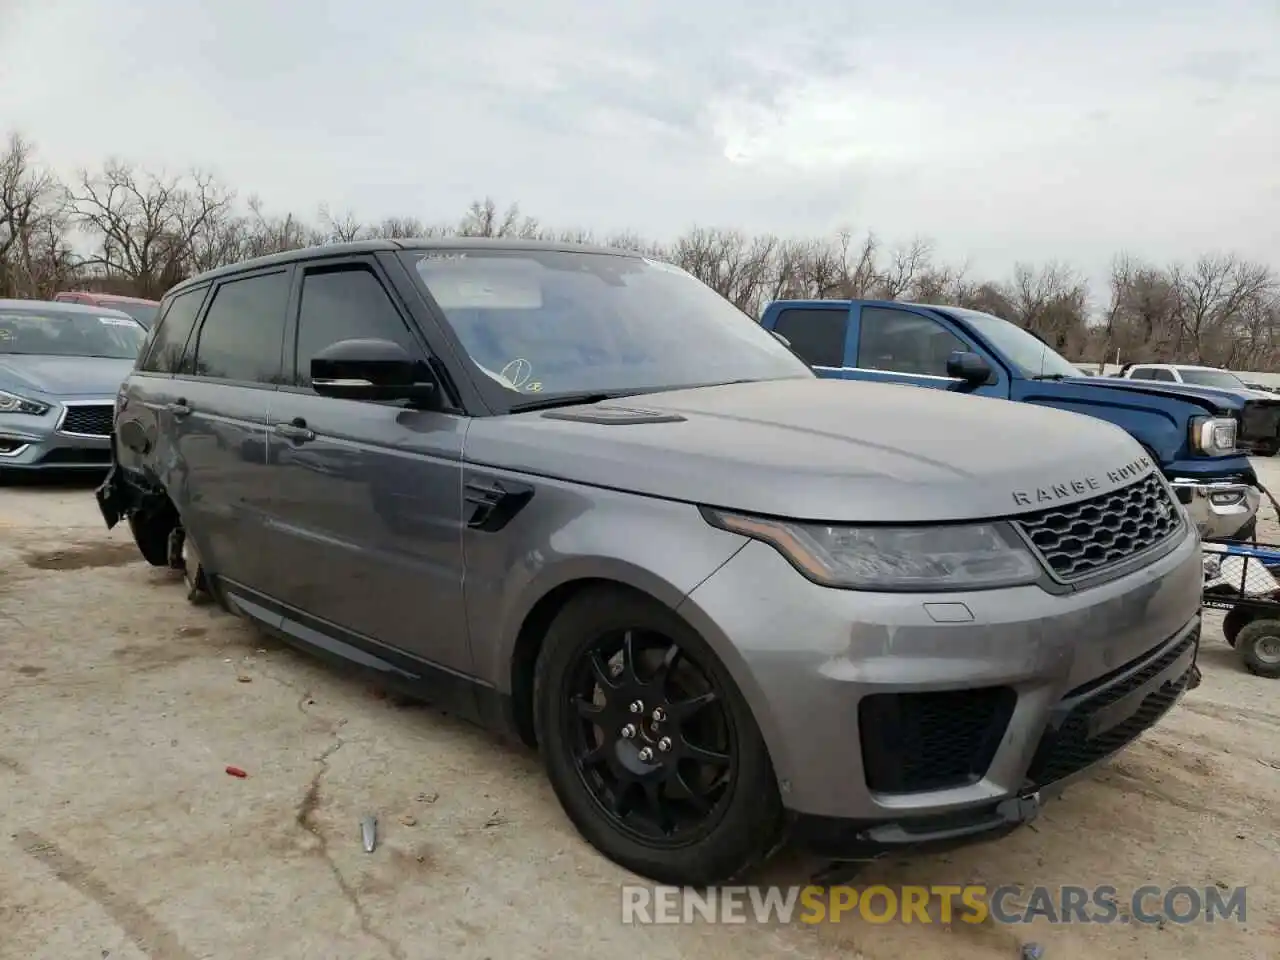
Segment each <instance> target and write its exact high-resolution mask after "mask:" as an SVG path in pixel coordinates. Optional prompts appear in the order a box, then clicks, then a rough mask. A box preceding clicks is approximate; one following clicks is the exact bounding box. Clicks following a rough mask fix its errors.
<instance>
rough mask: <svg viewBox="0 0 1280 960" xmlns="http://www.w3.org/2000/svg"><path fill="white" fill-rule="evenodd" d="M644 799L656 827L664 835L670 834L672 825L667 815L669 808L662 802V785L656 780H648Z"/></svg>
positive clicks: (645, 785)
mask: <svg viewBox="0 0 1280 960" xmlns="http://www.w3.org/2000/svg"><path fill="white" fill-rule="evenodd" d="M644 799H645V802H646V804H647V806H648V807H649V816H651V817H653V823H654V825H655V826H656V827H657V828H658V829H659V830H661V831H662V832H663V833H670V832H671V828H672V823H671V818H670V817H669V816H668V815H667V808H666V806H665V805H664V804H663V802H662V785H661V784H659V783H658V782H657V781H656V780H646V781H645V784H644Z"/></svg>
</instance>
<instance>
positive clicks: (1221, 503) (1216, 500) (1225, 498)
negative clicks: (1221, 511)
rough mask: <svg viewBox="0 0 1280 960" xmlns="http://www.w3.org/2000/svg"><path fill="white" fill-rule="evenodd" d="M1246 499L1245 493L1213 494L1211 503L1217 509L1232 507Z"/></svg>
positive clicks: (1210, 496) (1210, 499)
mask: <svg viewBox="0 0 1280 960" xmlns="http://www.w3.org/2000/svg"><path fill="white" fill-rule="evenodd" d="M1243 499H1244V494H1243V493H1211V494H1209V502H1210V503H1212V504H1213V505H1214V506H1215V507H1230V506H1234V505H1235V504H1237V503H1239V502H1240V501H1241V500H1243Z"/></svg>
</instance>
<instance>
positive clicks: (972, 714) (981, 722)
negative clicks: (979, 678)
mask: <svg viewBox="0 0 1280 960" xmlns="http://www.w3.org/2000/svg"><path fill="white" fill-rule="evenodd" d="M1017 700H1018V697H1017V694H1016V693H1015V692H1014V691H1013V689H1012V688H1010V687H984V688H981V689H976V690H948V691H938V692H929V693H877V694H872V695H871V696H869V697H865V698H863V700H862V701H861V702H860V703H859V704H858V731H859V734H858V735H859V738H860V740H861V746H862V764H863V770H864V771H865V774H866V780H867V786H868V787H869V788H870V789H871V790H874V791H876V792H877V793H917V792H921V791H925V790H944V789H946V788H948V787H957V786H964V785H965V784H969V783H974V782H976V781H977V780H980V779H981V778H982V777H983V775H984V774H985V773H986V772H987V768H988V767H989V766H990V765H991V761H992V759H993V758H994V757H995V754H996V748H997V747H999V745H1000V740H1001V738H1002V737H1003V736H1004V731H1005V728H1006V727H1007V726H1008V725H1009V720H1010V719H1011V718H1012V717H1013V709H1014V707H1015V706H1016V704H1017Z"/></svg>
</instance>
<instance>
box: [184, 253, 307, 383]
mask: <svg viewBox="0 0 1280 960" xmlns="http://www.w3.org/2000/svg"><path fill="white" fill-rule="evenodd" d="M288 306H289V272H288V271H287V270H282V271H280V272H278V273H267V274H261V275H259V276H256V277H246V278H245V279H243V280H230V281H227V282H226V283H223V284H220V285H219V286H218V287H216V288H215V289H214V291H213V301H212V302H211V303H210V304H209V309H208V310H206V311H205V315H204V323H202V324H201V325H200V334H199V336H198V337H197V339H196V348H195V361H194V367H193V372H194V373H195V375H196V376H199V377H216V378H219V379H223V380H241V381H246V382H250V383H254V382H256V383H279V382H280V354H281V350H282V347H283V344H284V324H285V315H286V313H287V312H288Z"/></svg>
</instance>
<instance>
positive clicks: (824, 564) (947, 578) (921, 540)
mask: <svg viewBox="0 0 1280 960" xmlns="http://www.w3.org/2000/svg"><path fill="white" fill-rule="evenodd" d="M702 513H703V516H705V517H706V518H707V521H708V522H709V523H711V524H712V525H713V526H716V527H720V528H721V529H723V530H729V531H731V532H733V533H740V534H742V535H743V536H744V537H751V538H752V539H755V540H763V541H764V542H765V543H768V544H769V545H771V546H772V547H774V549H776V550H777V551H778V552H779V553H781V554H782V555H783V556H784V557H786V558H787V559H788V560H790V561H791V563H792V565H793V566H794V567H795V568H796V569H797V570H799V571H800V572H801V573H802V574H804V575H805V576H806V577H808V578H809V579H810V580H813V581H814V582H816V583H820V584H823V585H824V586H828V587H844V588H846V589H853V590H882V591H898V592H904V591H907V592H928V591H937V590H982V589H990V588H992V587H1011V586H1016V585H1018V584H1027V583H1034V582H1035V581H1036V580H1038V579H1040V575H1041V570H1040V565H1039V563H1038V562H1037V561H1036V559H1035V558H1034V557H1033V556H1032V555H1031V553H1030V551H1029V550H1028V549H1027V547H1026V545H1025V544H1023V543H1022V541H1021V540H1018V539H1017V538H1016V535H1015V534H1013V533H1012V531H1009V530H1008V528H1007V527H1005V526H1004V525H1003V524H994V523H972V524H963V525H956V526H920V527H870V526H867V527H854V526H829V525H826V524H813V523H794V522H791V521H787V520H770V519H765V518H762V517H749V516H743V515H741V514H735V513H725V512H723V511H720V510H712V509H709V508H704V509H703V511H702Z"/></svg>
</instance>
